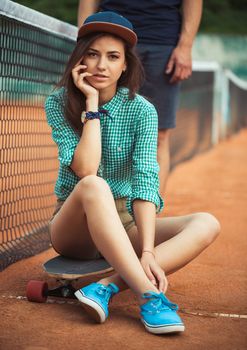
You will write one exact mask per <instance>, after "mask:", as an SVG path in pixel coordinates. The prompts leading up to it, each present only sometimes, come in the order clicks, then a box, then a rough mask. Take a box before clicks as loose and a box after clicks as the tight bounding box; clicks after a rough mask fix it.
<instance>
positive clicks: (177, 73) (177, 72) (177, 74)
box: [170, 66, 182, 83]
mask: <svg viewBox="0 0 247 350" xmlns="http://www.w3.org/2000/svg"><path fill="white" fill-rule="evenodd" d="M181 72H182V68H181V67H178V66H177V67H176V69H175V71H174V73H173V75H172V77H171V79H170V83H176V82H178V81H179V80H180V77H181Z"/></svg>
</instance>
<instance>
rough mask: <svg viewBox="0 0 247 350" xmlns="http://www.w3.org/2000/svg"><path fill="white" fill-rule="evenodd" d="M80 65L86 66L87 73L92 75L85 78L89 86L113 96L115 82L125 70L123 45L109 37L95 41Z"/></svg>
mask: <svg viewBox="0 0 247 350" xmlns="http://www.w3.org/2000/svg"><path fill="white" fill-rule="evenodd" d="M82 64H85V65H86V66H87V68H86V69H85V70H86V71H87V72H89V73H92V74H93V75H92V76H91V77H87V78H86V79H87V81H88V82H89V84H90V85H92V86H93V87H94V88H96V89H97V90H98V91H100V92H102V91H107V92H108V93H110V94H111V93H112V94H114V93H115V91H116V87H117V81H118V79H119V78H120V76H121V74H122V72H123V71H124V70H126V62H125V48H124V43H123V42H122V41H121V40H119V39H117V38H115V37H113V36H110V35H105V36H103V37H101V38H99V39H96V40H95V41H94V42H93V43H92V44H91V46H90V47H89V49H88V50H87V52H86V54H85V56H84V57H83V61H82Z"/></svg>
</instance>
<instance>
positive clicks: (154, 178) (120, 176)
mask: <svg viewBox="0 0 247 350" xmlns="http://www.w3.org/2000/svg"><path fill="white" fill-rule="evenodd" d="M64 94H65V90H64V88H61V89H59V90H56V91H55V92H53V93H52V94H51V95H50V96H49V97H48V98H47V100H46V104H45V110H46V116H47V121H48V124H49V125H50V126H51V128H52V138H53V140H54V141H55V143H56V144H57V146H58V159H59V162H60V166H59V173H58V179H57V181H56V185H55V194H56V196H57V197H58V198H60V199H62V200H65V199H66V198H67V197H68V196H69V194H70V193H71V192H72V190H73V188H74V187H75V185H76V184H77V183H78V181H79V180H80V178H79V177H78V176H77V175H76V174H75V173H74V172H73V170H72V169H71V168H70V164H71V162H72V159H73V154H74V151H75V148H76V146H77V144H78V142H79V140H80V138H79V136H78V135H77V134H76V133H75V131H74V130H73V128H72V127H71V126H70V125H69V124H68V122H67V121H66V120H65V118H64V103H65V98H64V97H65V95H64ZM100 109H106V110H107V111H108V113H107V114H105V113H104V114H103V113H102V114H101V119H100V127H101V142H102V155H101V162H100V165H99V169H98V173H97V175H98V176H100V177H102V178H103V179H104V180H105V181H106V182H107V183H108V185H109V186H110V188H111V191H112V194H113V197H114V198H115V199H116V198H122V197H127V204H126V205H127V209H128V212H129V213H130V214H131V215H132V216H134V215H133V210H132V202H133V201H134V200H135V199H142V200H145V201H149V202H152V203H154V204H155V205H156V212H157V213H158V212H159V211H161V210H162V208H163V206H164V203H163V200H162V198H161V197H160V195H159V177H158V172H159V165H158V162H157V137H158V117H157V113H156V110H155V108H154V106H153V105H152V104H151V103H149V102H148V101H147V100H146V99H145V98H143V97H142V96H140V95H136V96H135V98H134V99H132V100H130V99H129V98H128V89H127V88H119V89H118V91H117V93H116V95H115V96H114V97H113V98H112V99H111V100H110V101H109V102H107V103H106V104H104V105H103V106H100Z"/></svg>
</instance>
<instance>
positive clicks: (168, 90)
mask: <svg viewBox="0 0 247 350" xmlns="http://www.w3.org/2000/svg"><path fill="white" fill-rule="evenodd" d="M173 49H174V46H168V45H147V44H138V45H137V52H138V55H139V57H140V59H141V61H142V64H143V67H144V70H145V76H146V79H145V83H144V85H143V86H142V87H141V89H140V91H139V93H140V94H141V95H143V96H144V97H146V98H147V99H148V100H149V101H150V102H151V103H152V104H154V106H155V108H156V110H157V112H158V118H159V129H172V128H175V126H176V111H177V107H178V103H179V90H180V83H175V84H174V83H173V84H171V83H169V80H170V79H171V76H172V73H171V74H165V69H166V65H167V63H168V60H169V58H170V56H171V53H172V51H173Z"/></svg>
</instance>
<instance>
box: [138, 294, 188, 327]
mask: <svg viewBox="0 0 247 350" xmlns="http://www.w3.org/2000/svg"><path fill="white" fill-rule="evenodd" d="M142 297H143V298H144V299H150V300H148V301H147V302H146V303H145V304H143V305H140V308H141V321H142V323H143V324H144V326H145V328H146V330H147V331H148V332H150V333H154V334H162V333H172V332H183V331H184V329H185V327H184V324H183V322H182V320H181V319H180V317H179V316H178V314H177V313H176V311H177V310H178V306H177V305H176V304H173V303H171V302H170V301H169V300H168V299H167V298H166V297H165V295H164V294H163V293H160V294H158V293H155V292H147V293H144V294H143V295H142Z"/></svg>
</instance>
